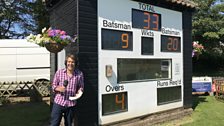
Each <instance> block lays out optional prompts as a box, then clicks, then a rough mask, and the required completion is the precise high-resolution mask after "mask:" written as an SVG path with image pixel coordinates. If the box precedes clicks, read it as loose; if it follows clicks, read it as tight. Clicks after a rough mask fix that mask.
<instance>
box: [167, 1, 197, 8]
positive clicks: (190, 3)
mask: <svg viewBox="0 0 224 126" xmlns="http://www.w3.org/2000/svg"><path fill="white" fill-rule="evenodd" d="M166 1H167V2H171V3H174V4H178V5H182V6H185V7H189V8H196V7H197V4H196V3H194V2H193V1H191V0H166Z"/></svg>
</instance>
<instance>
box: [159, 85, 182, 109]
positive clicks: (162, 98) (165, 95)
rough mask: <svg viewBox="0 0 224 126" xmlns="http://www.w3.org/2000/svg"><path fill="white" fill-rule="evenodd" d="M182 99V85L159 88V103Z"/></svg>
mask: <svg viewBox="0 0 224 126" xmlns="http://www.w3.org/2000/svg"><path fill="white" fill-rule="evenodd" d="M177 101H181V86H177V87H167V88H157V104H158V105H162V104H167V103H172V102H177Z"/></svg>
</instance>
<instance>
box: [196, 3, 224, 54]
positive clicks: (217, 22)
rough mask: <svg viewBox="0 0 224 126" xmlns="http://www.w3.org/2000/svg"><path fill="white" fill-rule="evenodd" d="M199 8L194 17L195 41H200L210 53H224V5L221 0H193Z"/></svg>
mask: <svg viewBox="0 0 224 126" xmlns="http://www.w3.org/2000/svg"><path fill="white" fill-rule="evenodd" d="M193 1H194V2H196V3H197V4H198V8H197V10H196V12H195V13H194V15H193V23H192V24H193V30H192V33H193V41H199V43H201V44H202V45H203V46H204V48H205V50H206V51H207V52H208V53H213V52H214V49H215V50H217V49H218V50H221V51H219V53H222V52H223V51H224V48H223V43H224V30H223V29H224V4H223V3H222V2H221V1H220V0H193Z"/></svg>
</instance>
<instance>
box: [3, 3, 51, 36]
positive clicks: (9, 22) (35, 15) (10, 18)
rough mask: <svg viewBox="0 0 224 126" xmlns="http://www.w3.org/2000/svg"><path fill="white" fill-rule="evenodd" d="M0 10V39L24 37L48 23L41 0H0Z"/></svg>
mask: <svg viewBox="0 0 224 126" xmlns="http://www.w3.org/2000/svg"><path fill="white" fill-rule="evenodd" d="M0 10H1V12H0V39H10V38H24V37H25V36H27V35H28V34H30V33H37V32H39V31H40V29H41V28H42V27H43V26H48V24H49V18H48V17H49V16H47V15H48V14H47V10H46V8H45V7H44V4H43V3H42V0H1V2H0Z"/></svg>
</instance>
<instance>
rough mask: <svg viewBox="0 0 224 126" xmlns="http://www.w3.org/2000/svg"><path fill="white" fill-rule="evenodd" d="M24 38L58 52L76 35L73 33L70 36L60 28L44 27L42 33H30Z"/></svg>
mask: <svg viewBox="0 0 224 126" xmlns="http://www.w3.org/2000/svg"><path fill="white" fill-rule="evenodd" d="M26 39H27V41H28V42H32V43H35V44H37V45H39V46H41V47H46V49H47V50H48V51H49V52H51V53H58V52H60V51H61V50H62V49H63V48H64V47H65V46H67V45H68V44H69V43H72V42H75V41H76V40H77V36H76V35H75V36H74V37H73V38H72V37H71V36H69V35H67V33H66V32H65V31H62V30H60V29H52V28H49V29H46V28H44V29H42V34H38V35H33V34H30V35H29V36H28V37H27V38H26Z"/></svg>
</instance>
